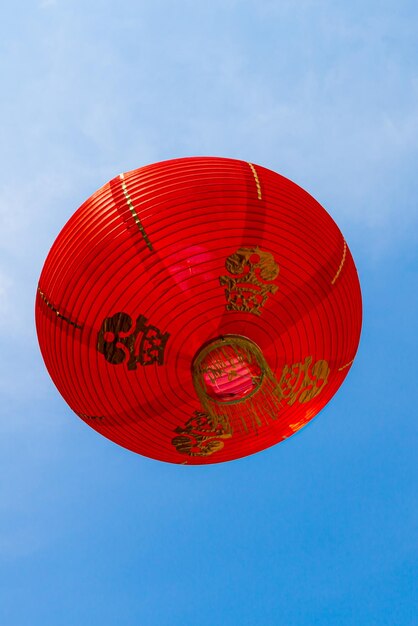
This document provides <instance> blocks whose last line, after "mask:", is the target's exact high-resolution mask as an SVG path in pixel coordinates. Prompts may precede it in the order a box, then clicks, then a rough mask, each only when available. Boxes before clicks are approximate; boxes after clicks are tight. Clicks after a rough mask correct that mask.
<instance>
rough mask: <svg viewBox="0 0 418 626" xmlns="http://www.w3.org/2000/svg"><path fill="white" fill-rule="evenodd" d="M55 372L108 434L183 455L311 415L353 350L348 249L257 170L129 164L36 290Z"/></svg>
mask: <svg viewBox="0 0 418 626" xmlns="http://www.w3.org/2000/svg"><path fill="white" fill-rule="evenodd" d="M36 324H37V331H38V337H39V343H40V347H41V350H42V354H43V357H44V360H45V363H46V366H47V368H48V371H49V373H50V375H51V377H52V379H53V381H54V383H55V385H56V386H57V388H58V389H59V391H60V393H61V394H62V396H63V397H64V399H65V400H66V401H67V403H68V404H69V405H70V407H71V408H72V409H73V410H74V411H75V412H76V413H77V415H78V416H79V417H80V418H81V419H82V420H84V421H85V422H86V423H87V424H89V425H90V426H91V427H92V428H94V429H95V430H97V431H98V432H99V433H101V434H102V435H104V436H105V437H108V438H109V439H111V440H112V441H114V442H116V443H118V444H120V445H121V446H125V447H126V448H128V449H130V450H133V451H134V452H138V453H140V454H143V455H145V456H148V457H152V458H155V459H160V460H163V461H169V462H172V463H182V464H202V463H216V462H221V461H228V460H231V459H236V458H239V457H242V456H246V455H248V454H252V453H254V452H258V451H259V450H262V449H264V448H266V447H268V446H272V445H274V444H276V443H278V442H280V441H282V440H283V439H286V438H287V437H289V436H291V435H292V434H293V433H295V432H296V431H298V430H299V429H300V428H302V427H303V426H304V425H305V424H307V423H308V422H309V421H310V420H311V419H312V418H313V417H314V416H315V415H316V414H317V413H318V412H319V411H320V410H321V408H322V407H323V406H324V405H325V404H326V403H327V402H328V401H329V400H330V398H331V397H332V396H333V395H334V393H335V392H336V391H337V389H338V387H339V386H340V385H341V383H342V382H343V380H344V378H345V376H346V375H347V373H348V370H349V368H350V366H351V364H352V362H353V359H354V356H355V354H356V350H357V346H358V342H359V336H360V328H361V294H360V287H359V282H358V277H357V272H356V269H355V266H354V263H353V259H352V256H351V253H350V251H349V249H348V246H347V244H346V242H345V241H344V238H343V236H342V234H341V232H340V231H339V229H338V227H337V226H336V224H335V223H334V221H333V220H332V219H331V217H330V216H329V215H328V213H327V212H326V211H325V210H324V209H323V208H322V207H321V206H320V205H319V204H318V202H316V201H315V200H314V199H313V198H312V197H311V196H310V195H309V194H308V193H306V192H305V191H303V190H302V189H301V188H300V187H298V186H297V185H295V184H294V183H292V182H291V181H289V180H288V179H286V178H283V177H282V176H280V175H279V174H276V173H274V172H272V171H270V170H267V169H265V168H263V167H260V166H258V165H253V164H251V163H246V162H242V161H236V160H232V159H223V158H203V157H196V158H185V159H176V160H173V161H167V162H163V163H157V164H154V165H149V166H146V167H142V168H140V169H137V170H134V171H132V172H129V173H127V174H121V175H120V176H118V177H117V178H115V179H113V180H112V181H110V182H109V183H108V184H106V185H105V186H104V187H102V188H101V189H100V190H99V191H97V192H96V193H95V194H94V195H93V196H92V197H91V198H89V199H88V200H87V201H86V202H85V203H84V204H83V205H82V206H81V207H80V208H79V209H78V211H77V212H76V213H75V214H74V215H73V217H72V218H71V219H70V220H69V221H68V222H67V224H66V225H65V226H64V228H63V230H62V231H61V233H60V234H59V236H58V238H57V239H56V241H55V243H54V245H53V247H52V249H51V251H50V253H49V255H48V257H47V259H46V262H45V265H44V268H43V270H42V274H41V277H40V280H39V287H38V292H37V299H36Z"/></svg>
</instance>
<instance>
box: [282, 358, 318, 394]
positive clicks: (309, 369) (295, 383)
mask: <svg viewBox="0 0 418 626" xmlns="http://www.w3.org/2000/svg"><path fill="white" fill-rule="evenodd" d="M329 374H330V368H329V366H328V363H327V362H326V361H324V360H323V359H321V360H319V361H316V363H314V364H313V365H312V357H311V356H307V357H306V358H305V361H304V362H303V363H294V364H293V365H285V366H284V368H283V371H282V376H281V378H280V381H279V389H280V393H281V396H282V398H283V400H285V401H286V403H287V404H289V405H292V404H294V403H295V402H296V400H298V401H299V402H300V403H305V402H308V401H309V400H312V398H314V397H315V396H317V395H318V394H319V393H320V392H321V390H322V388H323V387H324V386H325V385H326V384H327V382H328V377H329Z"/></svg>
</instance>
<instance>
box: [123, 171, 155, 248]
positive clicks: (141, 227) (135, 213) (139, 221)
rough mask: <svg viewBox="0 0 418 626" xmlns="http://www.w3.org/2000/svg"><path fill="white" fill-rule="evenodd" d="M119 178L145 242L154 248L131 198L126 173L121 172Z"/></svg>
mask: <svg viewBox="0 0 418 626" xmlns="http://www.w3.org/2000/svg"><path fill="white" fill-rule="evenodd" d="M119 178H120V180H121V182H122V189H123V193H124V195H125V198H126V203H127V205H128V207H129V210H130V211H131V213H132V217H133V218H134V221H135V224H136V225H137V226H138V228H139V230H140V231H141V235H142V236H143V238H144V241H145V243H146V244H147V246H148V248H149V249H150V250H153V247H152V243H151V242H150V240H149V239H148V235H147V233H146V232H145V228H144V227H143V225H142V222H141V220H140V219H139V216H138V213H137V212H136V210H135V207H134V205H133V204H132V200H131V198H130V195H129V193H128V188H127V186H126V182H125V180H124V179H125V177H124V175H123V174H120V175H119Z"/></svg>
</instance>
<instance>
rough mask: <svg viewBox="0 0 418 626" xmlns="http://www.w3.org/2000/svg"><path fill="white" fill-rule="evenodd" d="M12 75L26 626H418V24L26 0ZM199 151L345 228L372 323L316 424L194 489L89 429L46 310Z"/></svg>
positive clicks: (413, 10)
mask: <svg viewBox="0 0 418 626" xmlns="http://www.w3.org/2000/svg"><path fill="white" fill-rule="evenodd" d="M0 76H1V86H2V98H1V100H0V111H1V114H2V115H1V118H2V123H1V126H0V145H1V146H2V150H1V153H0V165H1V185H0V225H1V228H0V232H1V238H0V242H1V251H0V331H1V333H0V344H1V354H2V359H1V362H0V371H1V377H0V390H1V409H0V410H1V421H0V448H1V449H0V472H1V482H0V484H1V498H0V583H1V584H0V621H1V623H2V624H4V625H5V626H38V625H40V626H41V625H42V626H49V625H51V626H74V625H77V626H78V625H82V626H84V625H86V626H91V625H95V624H100V625H101V626H108V625H109V626H110V625H113V624H124V625H128V626H131V625H132V626H134V625H135V626H138V625H139V626H177V625H180V624H181V625H182V626H189V625H190V626H217V625H218V624H223V625H228V626H229V625H231V626H235V625H239V626H241V625H243V626H244V625H248V626H253V625H257V626H258V625H263V626H270V625H271V626H277V625H278V626H282V625H283V626H305V625H307V626H308V625H309V626H311V625H315V626H316V625H318V626H322V625H330V626H331V625H332V626H335V625H343V626H349V625H350V626H363V625H367V626H368V625H373V626H374V625H376V626H386V625H387V626H409V625H412V624H416V623H417V621H416V620H417V612H418V607H417V602H416V599H415V598H414V596H415V595H416V594H414V587H416V570H417V532H416V531H417V512H418V507H417V500H416V487H417V480H416V478H417V471H416V449H417V426H416V423H417V408H416V403H415V400H416V388H417V385H416V381H415V368H416V355H417V351H418V345H417V330H418V329H417V314H418V302H417V239H418V238H417V227H418V223H417V222H418V220H417V215H418V211H417V207H416V198H417V195H418V180H417V174H416V163H417V156H418V8H417V6H416V3H415V2H412V1H410V2H409V1H402V0H399V1H398V2H394V1H392V2H390V1H384V0H380V1H379V2H378V1H374V0H373V1H371V0H363V2H360V1H356V0H354V1H350V2H346V1H345V2H338V1H334V2H332V1H331V0H329V1H326V0H323V1H320V0H318V1H314V0H311V1H309V0H299V1H298V2H293V1H290V0H285V1H280V0H258V2H257V1H255V0H254V1H253V0H248V1H246V0H241V1H240V0H222V1H220V0H211V2H202V1H200V0H195V1H194V2H192V1H186V0H178V1H177V2H169V1H168V0H154V1H153V2H151V1H140V0H138V1H136V2H133V1H132V0H128V1H127V2H126V3H124V4H122V3H120V4H115V3H114V2H108V1H105V0H104V1H98V0H91V1H89V2H82V1H81V0H72V1H70V0H55V1H54V0H32V1H29V0H22V1H21V2H19V3H15V4H13V3H7V4H6V5H5V6H3V7H2V18H1V26H0ZM195 154H200V155H202V154H203V155H219V156H227V157H233V158H241V159H245V160H248V161H251V162H253V163H259V164H261V165H264V166H266V167H269V168H271V169H273V170H276V171H278V172H280V173H281V174H283V175H285V176H288V177H289V178H291V179H292V180H294V181H295V182H297V183H298V184H300V185H301V186H303V187H304V188H306V189H307V190H308V191H309V192H310V193H311V194H312V195H314V196H315V197H316V198H317V199H318V200H319V201H320V202H321V204H323V206H325V208H326V209H327V210H328V211H329V212H330V213H331V215H332V216H333V218H334V219H335V220H336V222H337V223H338V225H339V226H340V228H341V230H342V231H343V233H344V235H345V237H346V239H347V241H348V243H349V245H350V248H351V251H352V253H353V256H354V259H355V261H356V264H357V267H358V270H359V275H360V280H361V284H362V290H363V298H364V326H363V334H362V339H361V344H360V350H359V353H358V357H357V359H356V362H355V364H354V366H353V368H352V370H351V372H350V374H349V376H348V378H347V379H346V381H345V384H344V385H343V387H342V388H341V389H340V391H339V393H338V394H337V396H336V397H335V398H334V399H333V400H332V402H331V403H330V404H329V405H328V407H326V409H325V410H324V411H323V412H322V413H321V414H320V416H319V417H318V418H317V419H316V420H314V422H313V423H312V424H310V425H309V426H308V427H307V428H305V429H304V430H302V431H301V432H300V433H298V434H297V435H295V436H294V437H292V438H291V439H290V440H288V441H286V442H285V443H283V444H280V445H279V446H276V447H274V448H271V449H269V450H267V451H265V452H263V453H260V454H257V455H255V456H252V457H249V458H246V459H242V460H239V461H235V462H233V463H229V464H221V465H214V466H208V467H200V468H199V467H190V468H188V467H179V466H174V465H167V464H163V463H158V462H156V461H152V460H150V459H146V458H142V457H140V456H136V455H134V454H132V453H130V452H128V451H126V450H124V449H122V448H119V447H117V446H116V445H114V444H112V443H111V442H109V441H107V440H106V439H104V438H102V437H99V436H98V435H97V434H96V433H95V432H94V431H93V430H91V429H89V428H87V427H86V426H85V424H84V423H83V422H82V421H81V420H79V419H78V418H77V417H76V416H75V415H74V414H72V412H71V410H70V409H69V408H68V407H67V406H66V405H65V404H64V402H63V401H62V400H61V398H60V396H59V394H58V392H57V391H56V390H55V388H54V386H53V384H52V382H51V381H50V379H49V377H48V374H47V372H46V370H45V368H44V366H43V362H42V359H41V356H40V354H39V350H38V346H37V340H36V335H35V329H34V320H33V306H34V304H33V303H34V298H35V290H36V285H37V280H38V277H39V273H40V271H41V267H42V264H43V261H44V259H45V256H46V254H47V252H48V250H49V247H50V246H51V244H52V242H53V240H54V238H55V237H56V235H57V234H58V232H59V230H60V229H61V227H62V225H63V224H64V223H65V221H66V220H67V219H68V218H69V216H70V215H71V214H72V213H73V212H74V210H75V209H76V208H77V207H78V206H79V205H80V204H81V203H82V202H83V201H84V200H85V199H86V198H87V197H88V196H89V195H90V194H91V193H93V192H94V191H95V190H96V189H97V188H98V187H100V186H101V185H102V184H103V183H105V182H106V181H107V180H109V179H110V178H112V177H113V176H115V175H116V174H118V173H119V172H121V171H126V170H130V169H133V168H136V167H139V166H141V165H144V164H147V163H150V162H154V161H160V160H164V159H169V158H174V157H179V156H188V155H195Z"/></svg>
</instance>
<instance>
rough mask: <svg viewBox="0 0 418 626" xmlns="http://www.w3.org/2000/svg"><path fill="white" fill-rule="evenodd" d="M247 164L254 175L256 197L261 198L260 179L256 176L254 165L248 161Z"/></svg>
mask: <svg viewBox="0 0 418 626" xmlns="http://www.w3.org/2000/svg"><path fill="white" fill-rule="evenodd" d="M248 165H249V166H250V168H251V171H252V173H253V176H254V180H255V184H256V187H257V198H258V199H259V200H261V198H262V196H261V185H260V179H259V178H258V174H257V170H256V169H255V167H254V165H253V164H252V163H248Z"/></svg>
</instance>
